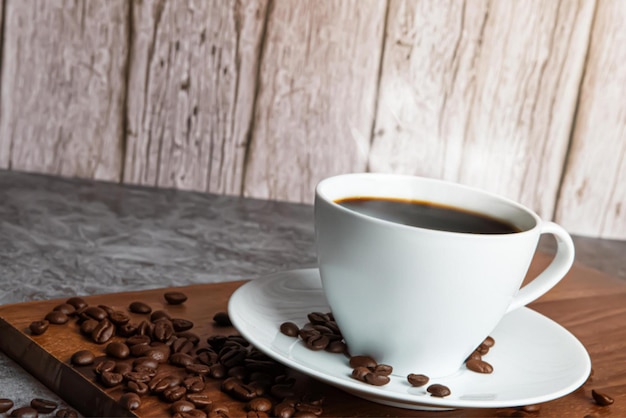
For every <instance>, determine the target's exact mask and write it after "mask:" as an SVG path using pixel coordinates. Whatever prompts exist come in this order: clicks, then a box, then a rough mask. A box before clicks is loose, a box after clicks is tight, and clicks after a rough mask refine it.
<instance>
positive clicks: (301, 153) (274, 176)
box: [243, 0, 386, 202]
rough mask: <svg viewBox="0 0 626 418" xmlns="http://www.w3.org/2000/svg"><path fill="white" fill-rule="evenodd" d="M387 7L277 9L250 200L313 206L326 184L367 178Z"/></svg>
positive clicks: (250, 170)
mask: <svg viewBox="0 0 626 418" xmlns="http://www.w3.org/2000/svg"><path fill="white" fill-rule="evenodd" d="M385 10H386V0H331V1H323V2H319V1H317V0H279V1H275V2H273V3H272V9H271V10H270V12H269V15H268V23H267V33H266V37H265V43H264V50H263V54H262V58H261V59H262V60H261V68H260V79H259V91H258V96H257V103H256V112H255V115H254V130H253V136H252V142H251V144H250V150H249V155H248V159H247V164H246V176H245V184H244V188H243V194H244V195H245V196H253V197H261V198H271V199H285V200H290V201H303V202H311V201H312V200H313V190H314V187H315V184H316V183H317V182H318V181H319V180H320V179H321V178H323V177H326V176H329V175H333V174H337V173H342V172H349V171H363V170H365V168H366V162H367V155H368V152H369V142H370V141H369V137H370V131H371V127H372V121H373V115H374V102H375V95H376V86H377V75H378V71H379V63H380V56H381V48H382V36H383V27H384V19H385Z"/></svg>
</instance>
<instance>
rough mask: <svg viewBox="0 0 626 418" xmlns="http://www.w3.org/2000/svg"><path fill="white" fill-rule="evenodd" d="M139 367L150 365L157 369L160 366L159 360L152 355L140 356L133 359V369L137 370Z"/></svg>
mask: <svg viewBox="0 0 626 418" xmlns="http://www.w3.org/2000/svg"><path fill="white" fill-rule="evenodd" d="M138 367H148V368H150V369H156V368H157V367H159V362H158V361H156V360H155V359H153V358H151V357H138V358H136V359H135V360H133V369H135V370H137V368H138Z"/></svg>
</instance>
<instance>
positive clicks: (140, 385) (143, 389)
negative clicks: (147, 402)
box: [125, 376, 150, 396]
mask: <svg viewBox="0 0 626 418" xmlns="http://www.w3.org/2000/svg"><path fill="white" fill-rule="evenodd" d="M125 377H126V376H125ZM126 388H127V389H128V390H129V391H131V392H133V393H136V394H137V395H140V396H143V395H147V394H148V393H149V392H150V388H149V387H148V384H147V383H146V382H137V381H133V380H131V381H129V382H128V383H126Z"/></svg>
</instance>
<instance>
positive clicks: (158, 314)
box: [150, 309, 172, 322]
mask: <svg viewBox="0 0 626 418" xmlns="http://www.w3.org/2000/svg"><path fill="white" fill-rule="evenodd" d="M159 319H169V320H171V319H172V317H171V316H170V314H168V313H167V312H165V311H164V310H161V309H159V310H156V311H152V313H151V314H150V321H152V322H156V321H158V320H159Z"/></svg>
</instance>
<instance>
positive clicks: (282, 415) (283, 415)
mask: <svg viewBox="0 0 626 418" xmlns="http://www.w3.org/2000/svg"><path fill="white" fill-rule="evenodd" d="M295 413H296V408H295V406H294V405H290V404H289V403H287V402H280V403H278V404H276V406H275V407H274V416H275V417H277V418H291V417H293V416H294V414H295Z"/></svg>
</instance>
